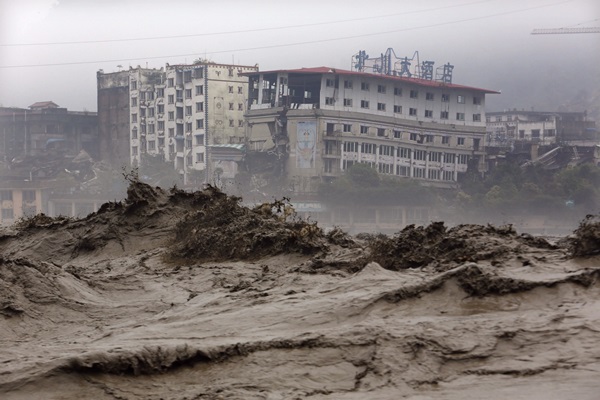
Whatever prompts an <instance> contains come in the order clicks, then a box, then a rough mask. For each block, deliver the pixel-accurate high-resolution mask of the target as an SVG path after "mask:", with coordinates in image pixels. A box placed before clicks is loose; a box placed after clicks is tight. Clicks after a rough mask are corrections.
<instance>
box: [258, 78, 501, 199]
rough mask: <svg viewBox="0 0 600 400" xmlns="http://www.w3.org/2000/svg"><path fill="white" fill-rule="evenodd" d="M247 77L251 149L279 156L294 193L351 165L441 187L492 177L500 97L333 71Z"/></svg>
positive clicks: (437, 83) (454, 87)
mask: <svg viewBox="0 0 600 400" xmlns="http://www.w3.org/2000/svg"><path fill="white" fill-rule="evenodd" d="M249 79H250V81H249V85H250V95H249V102H250V104H249V109H248V111H247V114H246V118H247V123H248V144H249V147H250V150H253V151H258V152H269V153H270V154H273V155H274V157H275V158H276V159H277V160H279V164H278V168H280V169H281V174H283V175H284V176H286V178H287V180H288V183H289V185H290V186H291V188H292V189H293V190H294V191H295V192H298V193H310V192H315V191H316V190H317V187H318V184H319V183H320V182H322V181H324V180H327V179H330V178H334V177H337V176H340V175H341V174H342V173H343V172H344V171H346V170H347V169H348V168H349V167H350V166H352V165H353V164H354V163H367V164H370V165H372V166H373V167H374V168H376V169H377V170H378V171H379V172H380V173H382V174H386V175H393V176H397V177H404V178H411V179H418V180H421V181H423V183H425V184H429V185H438V186H451V185H454V184H455V183H456V182H457V180H458V177H459V175H460V174H463V173H465V172H466V171H467V168H468V167H469V166H472V167H474V168H479V169H480V170H483V169H485V162H484V156H485V149H484V143H485V133H486V125H485V121H486V116H485V111H484V108H485V95H486V94H490V93H498V92H496V91H493V90H487V89H481V88H475V87H470V86H463V85H457V84H452V83H449V82H443V81H435V80H433V79H421V78H414V77H407V76H398V75H389V74H381V73H368V72H361V71H348V70H341V69H335V68H329V67H318V68H302V69H291V70H275V71H264V72H259V73H252V74H249Z"/></svg>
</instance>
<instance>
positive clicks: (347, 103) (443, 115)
mask: <svg viewBox="0 0 600 400" xmlns="http://www.w3.org/2000/svg"><path fill="white" fill-rule="evenodd" d="M334 103H335V99H334V98H333V97H325V104H326V105H328V106H332V105H334ZM344 107H352V99H344ZM370 107H371V103H370V102H369V100H361V101H360V108H363V109H369V108H370ZM386 110H387V105H386V103H377V111H386ZM394 113H395V114H402V106H400V105H396V104H395V105H394ZM408 115H411V116H417V115H418V109H416V108H413V107H410V108H409V109H408ZM424 116H425V118H433V110H425V114H424ZM449 116H450V113H449V112H448V111H441V112H440V119H448V118H449ZM456 119H457V120H458V121H464V120H465V113H460V112H457V113H456ZM473 121H475V122H480V121H481V114H479V113H478V114H473Z"/></svg>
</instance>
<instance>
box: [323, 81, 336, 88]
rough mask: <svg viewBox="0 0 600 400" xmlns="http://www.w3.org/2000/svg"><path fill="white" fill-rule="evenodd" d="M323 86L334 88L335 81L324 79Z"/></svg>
mask: <svg viewBox="0 0 600 400" xmlns="http://www.w3.org/2000/svg"><path fill="white" fill-rule="evenodd" d="M325 86H327V87H334V86H335V79H326V80H325Z"/></svg>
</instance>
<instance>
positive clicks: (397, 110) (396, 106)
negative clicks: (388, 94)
mask: <svg viewBox="0 0 600 400" xmlns="http://www.w3.org/2000/svg"><path fill="white" fill-rule="evenodd" d="M394 113H396V114H402V106H398V105H394Z"/></svg>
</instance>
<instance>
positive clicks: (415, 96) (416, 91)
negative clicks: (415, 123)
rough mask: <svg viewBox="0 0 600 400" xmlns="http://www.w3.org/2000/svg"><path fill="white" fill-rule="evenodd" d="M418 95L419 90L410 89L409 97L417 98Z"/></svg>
mask: <svg viewBox="0 0 600 400" xmlns="http://www.w3.org/2000/svg"><path fill="white" fill-rule="evenodd" d="M418 97H419V91H418V90H411V91H410V98H411V99H417V98H418Z"/></svg>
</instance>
